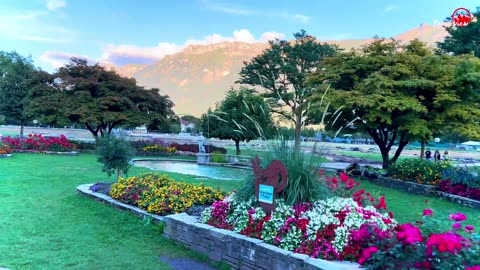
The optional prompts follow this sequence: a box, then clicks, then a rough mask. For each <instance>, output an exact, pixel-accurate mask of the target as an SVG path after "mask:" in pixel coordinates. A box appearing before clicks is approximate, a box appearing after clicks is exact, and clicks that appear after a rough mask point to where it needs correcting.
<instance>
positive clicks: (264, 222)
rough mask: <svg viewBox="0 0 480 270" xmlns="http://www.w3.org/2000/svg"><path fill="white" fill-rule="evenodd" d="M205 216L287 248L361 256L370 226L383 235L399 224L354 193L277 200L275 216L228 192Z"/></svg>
mask: <svg viewBox="0 0 480 270" xmlns="http://www.w3.org/2000/svg"><path fill="white" fill-rule="evenodd" d="M201 220H202V222H204V223H207V224H210V225H212V226H215V227H219V228H224V229H232V230H234V231H236V232H239V233H240V234H243V235H247V236H250V237H254V238H258V239H263V240H264V241H265V242H267V243H270V244H273V245H275V246H278V247H280V248H283V249H286V250H290V251H294V252H297V253H302V254H308V255H309V256H311V257H315V258H323V259H335V260H344V259H349V260H354V259H356V258H360V256H361V253H360V252H361V247H362V246H363V245H365V242H368V239H366V238H362V237H359V235H360V234H362V233H363V231H364V230H366V229H367V228H372V230H373V231H374V233H376V234H379V235H383V234H387V233H388V232H389V231H390V230H392V229H393V228H395V226H396V225H397V222H396V221H395V220H394V219H393V218H391V217H390V216H389V215H388V214H382V213H380V212H379V211H377V209H376V208H375V207H373V206H366V207H362V206H360V205H359V204H358V203H357V202H355V201H354V200H353V199H352V198H340V197H332V198H329V199H327V200H319V201H315V202H309V203H299V204H295V205H293V206H290V205H287V204H285V203H284V202H283V201H282V200H277V201H276V209H275V211H273V212H272V214H271V215H266V213H265V212H264V211H263V210H262V209H261V208H260V207H257V206H256V202H255V198H252V199H250V200H249V201H246V202H245V201H237V200H235V199H233V200H231V198H230V197H228V198H227V200H225V201H221V202H215V203H214V204H213V205H212V207H210V208H207V209H206V210H205V211H204V212H203V213H202V217H201Z"/></svg>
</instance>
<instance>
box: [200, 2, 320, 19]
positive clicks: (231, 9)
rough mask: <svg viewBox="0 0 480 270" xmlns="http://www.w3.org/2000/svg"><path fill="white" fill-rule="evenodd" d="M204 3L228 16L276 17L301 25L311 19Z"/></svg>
mask: <svg viewBox="0 0 480 270" xmlns="http://www.w3.org/2000/svg"><path fill="white" fill-rule="evenodd" d="M202 2H203V4H204V5H205V7H206V8H208V9H210V10H213V11H218V12H221V13H226V14H233V15H242V16H258V17H276V18H283V19H287V20H292V21H299V22H301V23H308V22H309V21H310V19H311V18H310V17H309V16H307V15H304V14H292V13H289V12H284V11H277V10H267V11H262V10H257V9H249V8H245V7H240V6H237V5H234V4H231V3H219V2H213V1H212V0H203V1H202Z"/></svg>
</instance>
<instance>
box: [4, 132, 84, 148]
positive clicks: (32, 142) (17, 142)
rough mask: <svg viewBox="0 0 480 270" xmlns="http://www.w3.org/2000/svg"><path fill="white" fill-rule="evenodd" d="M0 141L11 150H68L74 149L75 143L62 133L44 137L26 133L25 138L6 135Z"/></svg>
mask: <svg viewBox="0 0 480 270" xmlns="http://www.w3.org/2000/svg"><path fill="white" fill-rule="evenodd" d="M2 142H3V143H4V144H7V145H9V146H10V147H11V148H12V149H13V150H27V151H54V152H69V151H72V150H74V149H76V145H75V144H73V143H71V142H70V141H69V140H68V139H67V137H65V136H64V135H60V137H49V138H48V139H46V138H45V137H43V136H42V135H41V134H28V137H26V138H19V137H17V138H11V137H6V138H3V139H2Z"/></svg>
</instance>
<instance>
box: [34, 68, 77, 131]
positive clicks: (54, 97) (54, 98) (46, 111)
mask: <svg viewBox="0 0 480 270" xmlns="http://www.w3.org/2000/svg"><path fill="white" fill-rule="evenodd" d="M31 81H32V88H31V89H30V92H29V93H28V95H27V96H26V107H25V113H26V115H27V116H28V118H30V119H36V120H38V121H39V122H40V123H43V124H47V125H51V126H68V125H71V124H72V121H70V119H69V118H68V117H67V112H66V109H67V108H66V107H65V106H60V104H62V103H63V102H64V101H65V100H64V93H63V92H62V91H59V90H58V89H57V88H55V87H54V85H55V81H54V76H52V75H50V74H49V73H47V72H45V71H41V70H39V71H35V72H34V73H33V74H32V78H31Z"/></svg>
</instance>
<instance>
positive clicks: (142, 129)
mask: <svg viewBox="0 0 480 270" xmlns="http://www.w3.org/2000/svg"><path fill="white" fill-rule="evenodd" d="M133 133H141V134H146V133H147V127H146V126H145V125H143V126H140V127H136V128H135V130H134V131H133Z"/></svg>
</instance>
